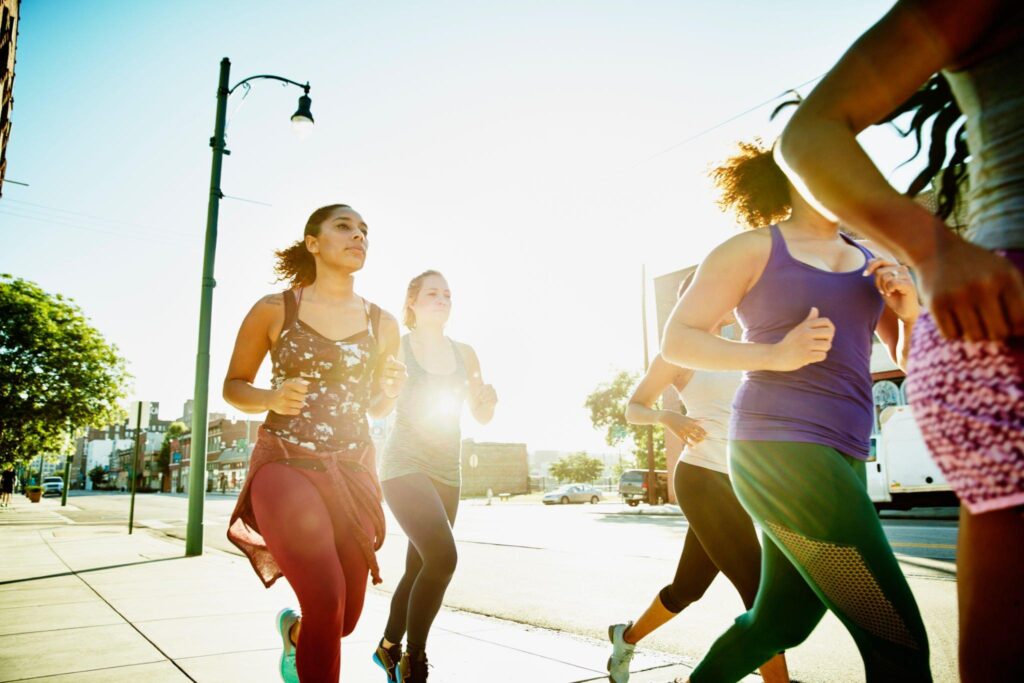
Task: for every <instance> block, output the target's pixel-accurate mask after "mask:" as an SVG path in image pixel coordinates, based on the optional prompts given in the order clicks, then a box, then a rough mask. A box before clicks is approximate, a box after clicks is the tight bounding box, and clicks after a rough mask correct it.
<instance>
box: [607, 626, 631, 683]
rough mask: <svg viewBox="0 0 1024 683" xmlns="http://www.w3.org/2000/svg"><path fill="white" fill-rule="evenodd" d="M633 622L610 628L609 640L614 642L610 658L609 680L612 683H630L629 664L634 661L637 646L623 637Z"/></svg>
mask: <svg viewBox="0 0 1024 683" xmlns="http://www.w3.org/2000/svg"><path fill="white" fill-rule="evenodd" d="M632 625H633V622H632V621H631V622H629V623H628V624H612V625H611V626H609V627H608V640H610V641H611V642H612V656H611V657H609V658H608V678H609V679H611V681H612V683H628V681H629V663H630V662H631V661H633V652H634V651H635V650H636V645H630V644H629V643H627V642H626V640H625V638H623V636H624V635H625V634H626V631H628V630H629V627H630V626H632Z"/></svg>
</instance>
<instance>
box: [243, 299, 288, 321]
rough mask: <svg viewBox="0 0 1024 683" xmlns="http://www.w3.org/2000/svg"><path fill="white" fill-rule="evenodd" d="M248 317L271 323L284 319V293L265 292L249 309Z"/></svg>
mask: <svg viewBox="0 0 1024 683" xmlns="http://www.w3.org/2000/svg"><path fill="white" fill-rule="evenodd" d="M248 317H249V318H251V319H255V320H260V321H265V322H267V323H272V322H274V321H283V320H284V293H283V292H276V293H274V294H267V295H266V296H264V297H262V298H261V299H260V300H259V301H257V302H256V303H255V304H254V305H253V307H252V309H251V310H250V311H249V316H248Z"/></svg>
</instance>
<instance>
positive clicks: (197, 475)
mask: <svg viewBox="0 0 1024 683" xmlns="http://www.w3.org/2000/svg"><path fill="white" fill-rule="evenodd" d="M230 75H231V60H229V59H228V58H227V57H225V58H224V59H222V60H221V61H220V82H219V84H218V86H217V118H216V122H215V123H214V127H213V137H212V138H210V147H212V148H213V164H212V166H211V168H210V203H209V207H208V209H207V212H206V241H205V246H204V251H203V279H202V287H201V289H200V298H199V348H198V351H197V352H196V383H195V397H194V399H193V406H192V463H191V471H190V472H189V489H188V530H187V533H186V536H185V555H187V556H194V555H202V554H203V502H204V496H205V493H206V486H205V483H206V482H205V477H206V430H207V399H208V398H209V396H208V394H209V383H210V318H211V313H212V310H213V288H214V287H215V286H216V284H217V283H216V282H215V281H214V279H213V264H214V257H215V255H216V251H217V216H218V213H219V211H220V200H221V198H222V197H223V196H224V194H223V193H222V192H221V191H220V171H221V162H222V161H223V159H224V155H226V154H231V152H230V151H229V150H228V149H227V147H226V143H225V140H224V128H225V126H226V124H227V109H228V97H230V96H231V93H233V92H235V90H237V89H238V88H240V87H242V86H245V87H246V88H248V87H249V86H248V83H249V82H251V81H255V80H259V79H270V80H274V81H281V82H282V83H285V84H287V85H294V86H296V87H299V88H302V91H303V94H302V96H301V97H299V108H298V109H297V110H296V112H295V113H294V114H293V115H292V118H291V120H292V125H293V126H295V127H296V128H299V129H302V128H306V129H308V128H309V127H310V126H312V125H313V114H312V112H311V111H310V104H311V103H312V100H311V99H310V98H309V83H305V84H302V83H297V82H295V81H292V80H289V79H287V78H281V77H280V76H271V75H268V74H261V75H259V76H250V77H249V78H246V79H245V80H242V81H239V82H238V83H236V84H235V85H234V86H233V87H230V88H229V87H228V84H229V83H230V80H229V79H230Z"/></svg>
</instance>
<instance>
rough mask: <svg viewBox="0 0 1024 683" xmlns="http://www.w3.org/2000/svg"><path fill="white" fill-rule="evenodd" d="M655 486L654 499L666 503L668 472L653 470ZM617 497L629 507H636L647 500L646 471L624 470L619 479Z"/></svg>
mask: <svg viewBox="0 0 1024 683" xmlns="http://www.w3.org/2000/svg"><path fill="white" fill-rule="evenodd" d="M654 477H655V479H656V480H657V484H656V486H655V489H654V498H655V500H657V501H660V502H662V503H664V502H666V501H668V472H666V471H665V470H654ZM619 495H620V496H622V500H624V501H625V502H626V504H627V505H629V506H630V507H636V506H637V505H639V504H640V503H641V502H643V501H646V500H647V470H626V471H625V472H623V473H622V476H621V477H619Z"/></svg>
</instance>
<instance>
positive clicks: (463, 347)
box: [452, 339, 480, 367]
mask: <svg viewBox="0 0 1024 683" xmlns="http://www.w3.org/2000/svg"><path fill="white" fill-rule="evenodd" d="M452 342H453V343H454V344H455V348H457V349H458V350H459V353H460V354H461V355H462V357H463V358H464V359H465V360H466V362H467V363H469V364H471V365H475V366H477V367H479V365H480V360H479V359H478V358H477V357H476V351H474V350H473V347H472V346H470V345H469V344H466V343H463V342H460V341H455V340H454V339H453V340H452Z"/></svg>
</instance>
